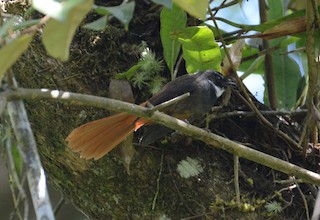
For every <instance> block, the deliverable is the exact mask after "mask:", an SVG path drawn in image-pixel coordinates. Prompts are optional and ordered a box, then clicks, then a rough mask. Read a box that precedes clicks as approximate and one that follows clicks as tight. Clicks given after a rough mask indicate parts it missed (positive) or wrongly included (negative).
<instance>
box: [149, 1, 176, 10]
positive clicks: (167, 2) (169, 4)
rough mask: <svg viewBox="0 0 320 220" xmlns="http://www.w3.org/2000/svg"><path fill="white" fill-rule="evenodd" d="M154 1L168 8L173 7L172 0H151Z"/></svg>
mask: <svg viewBox="0 0 320 220" xmlns="http://www.w3.org/2000/svg"><path fill="white" fill-rule="evenodd" d="M151 1H152V2H154V3H156V4H159V5H163V6H165V7H166V8H170V9H171V8H172V1H171V0H151Z"/></svg>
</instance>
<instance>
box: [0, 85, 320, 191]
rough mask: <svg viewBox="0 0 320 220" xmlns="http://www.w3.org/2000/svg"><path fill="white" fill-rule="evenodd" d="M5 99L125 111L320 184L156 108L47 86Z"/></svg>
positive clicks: (297, 170)
mask: <svg viewBox="0 0 320 220" xmlns="http://www.w3.org/2000/svg"><path fill="white" fill-rule="evenodd" d="M3 95H5V96H6V97H7V99H8V100H14V99H49V100H54V101H58V102H64V103H67V104H72V105H83V106H93V107H97V108H104V109H108V110H111V111H117V112H126V113H129V114H133V115H136V116H138V117H143V118H149V119H150V120H152V121H154V122H156V123H159V124H162V125H165V126H167V127H169V128H171V129H174V130H176V131H179V132H181V133H183V134H185V135H189V136H192V137H193V138H195V139H198V140H201V141H203V142H206V143H207V144H209V145H211V146H212V147H215V148H219V149H223V150H225V151H228V152H229V153H232V154H235V155H238V156H239V157H242V158H245V159H248V160H251V161H254V162H256V163H259V164H262V165H265V166H267V167H270V168H272V169H275V170H278V171H280V172H283V173H286V174H288V175H290V176H296V177H297V178H300V179H303V181H304V182H308V183H312V184H316V185H320V175H319V174H317V173H314V172H312V171H309V170H306V169H304V168H301V167H299V166H296V165H294V164H291V163H289V162H286V161H283V160H280V159H278V158H276V157H273V156H270V155H268V154H265V153H262V152H259V151H257V150H254V149H251V148H248V147H246V146H244V145H242V144H238V143H236V142H234V141H231V140H229V139H227V138H224V137H221V136H219V135H216V134H213V133H209V132H207V131H206V130H204V129H201V128H198V127H196V126H193V125H191V124H188V123H186V122H184V121H182V120H179V119H177V118H174V117H171V116H169V115H166V114H164V113H161V112H159V111H154V112H153V111H150V109H149V108H145V107H142V106H139V105H135V104H131V103H126V102H122V101H119V100H113V99H108V98H103V97H98V96H92V95H83V94H77V93H71V92H63V91H58V90H48V89H41V90H39V89H24V88H17V89H14V90H9V91H6V92H4V94H3Z"/></svg>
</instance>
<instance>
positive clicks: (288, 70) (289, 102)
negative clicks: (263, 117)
mask: <svg viewBox="0 0 320 220" xmlns="http://www.w3.org/2000/svg"><path fill="white" fill-rule="evenodd" d="M272 60H273V68H274V71H275V83H276V92H277V98H278V102H279V105H278V108H279V109H287V110H288V109H290V108H292V107H293V106H294V104H295V103H296V101H297V90H298V85H299V82H300V80H301V77H302V76H301V74H300V68H299V66H298V64H297V63H296V62H295V61H294V60H293V59H292V58H291V57H289V56H288V55H280V54H279V53H275V54H273V55H272Z"/></svg>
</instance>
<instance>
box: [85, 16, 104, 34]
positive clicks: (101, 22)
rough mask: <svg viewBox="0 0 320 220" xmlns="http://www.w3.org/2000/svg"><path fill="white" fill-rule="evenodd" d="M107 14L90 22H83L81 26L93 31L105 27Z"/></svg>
mask: <svg viewBox="0 0 320 220" xmlns="http://www.w3.org/2000/svg"><path fill="white" fill-rule="evenodd" d="M107 19H108V16H103V17H101V18H99V19H97V20H95V21H93V22H91V23H88V24H85V25H83V26H82V27H83V28H86V29H90V30H94V31H102V30H104V29H105V28H106V25H107Z"/></svg>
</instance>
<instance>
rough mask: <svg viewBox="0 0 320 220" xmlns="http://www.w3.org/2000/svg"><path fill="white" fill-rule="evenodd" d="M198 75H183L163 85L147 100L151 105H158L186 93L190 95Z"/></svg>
mask: <svg viewBox="0 0 320 220" xmlns="http://www.w3.org/2000/svg"><path fill="white" fill-rule="evenodd" d="M200 74H201V73H196V74H194V75H183V76H180V77H178V78H176V79H175V80H173V81H171V82H169V83H168V84H167V85H165V86H164V87H163V88H162V89H161V91H160V92H159V93H157V94H155V95H154V96H152V97H151V98H150V99H149V102H150V103H151V104H152V105H159V104H161V103H163V102H166V101H168V100H171V99H173V98H175V97H178V96H180V95H183V94H185V93H187V92H190V93H192V91H193V90H194V89H195V85H194V82H195V79H196V78H197V77H198V76H199V75H200Z"/></svg>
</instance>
